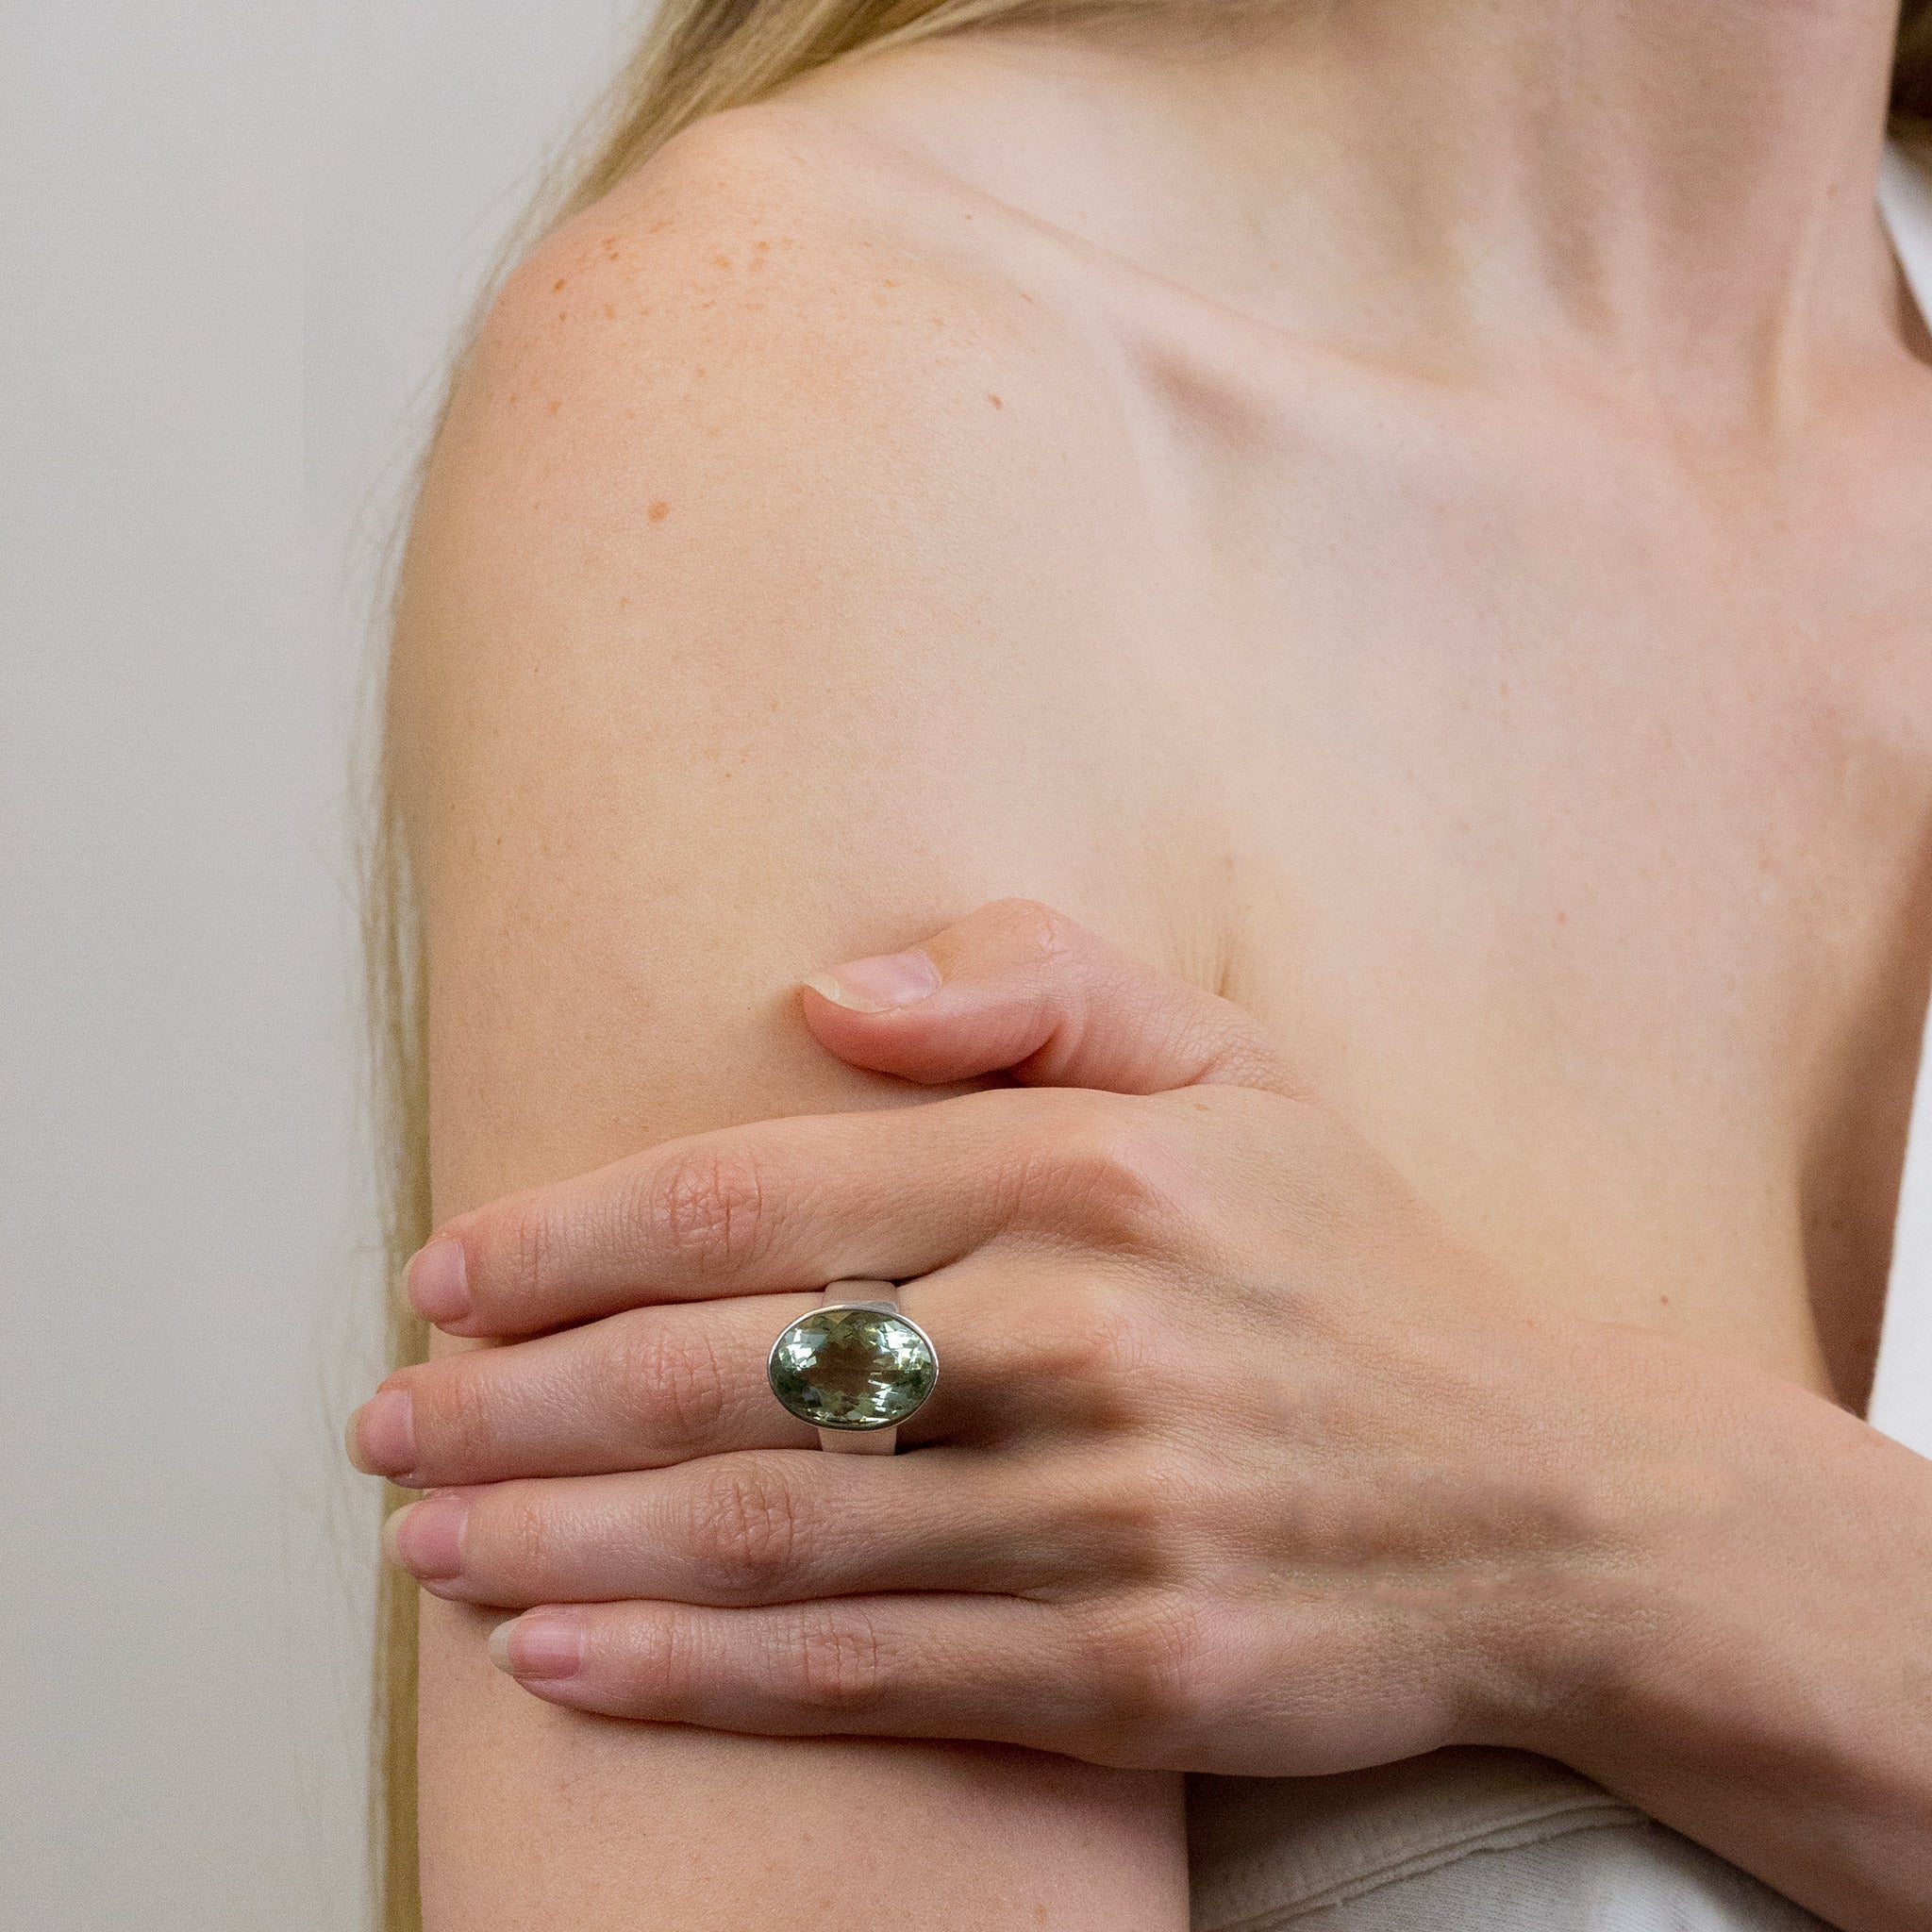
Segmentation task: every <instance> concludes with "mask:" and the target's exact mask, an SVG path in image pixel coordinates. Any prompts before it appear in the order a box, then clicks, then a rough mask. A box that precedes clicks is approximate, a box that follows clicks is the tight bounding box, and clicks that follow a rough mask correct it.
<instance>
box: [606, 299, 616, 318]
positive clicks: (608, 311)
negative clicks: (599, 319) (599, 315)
mask: <svg viewBox="0 0 1932 1932" xmlns="http://www.w3.org/2000/svg"><path fill="white" fill-rule="evenodd" d="M604 320H605V321H606V322H615V321H616V320H617V310H616V309H615V308H612V307H611V306H610V304H609V303H608V302H607V303H605V305H604Z"/></svg>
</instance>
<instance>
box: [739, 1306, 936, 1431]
mask: <svg viewBox="0 0 1932 1932" xmlns="http://www.w3.org/2000/svg"><path fill="white" fill-rule="evenodd" d="M769 1373H770V1375H771V1379H772V1392H773V1394H774V1395H775V1396H776V1397H777V1398H778V1400H779V1401H780V1402H782V1403H783V1404H784V1405H785V1407H787V1408H789V1409H790V1410H791V1413H792V1414H793V1415H795V1416H801V1417H803V1418H804V1420H805V1421H807V1422H808V1423H812V1424H816V1425H817V1426H818V1427H819V1428H822V1429H882V1428H885V1427H887V1426H888V1425H889V1424H892V1423H897V1422H903V1421H904V1420H905V1418H906V1417H908V1415H910V1414H911V1413H912V1411H913V1410H914V1409H915V1408H917V1407H919V1405H920V1404H921V1403H922V1402H924V1400H925V1398H926V1397H927V1396H928V1395H930V1394H931V1393H932V1385H933V1383H934V1382H935V1381H936V1380H937V1379H938V1376H939V1363H938V1361H937V1360H936V1359H935V1358H934V1356H933V1352H932V1344H931V1343H930V1342H929V1341H926V1339H925V1337H924V1335H922V1334H921V1333H920V1332H919V1330H918V1329H917V1328H915V1327H914V1326H913V1325H912V1324H911V1323H910V1322H908V1321H907V1320H906V1319H905V1318H904V1316H901V1315H888V1314H884V1313H882V1312H880V1311H879V1310H877V1309H875V1308H840V1307H831V1308H815V1309H813V1310H812V1312H811V1313H810V1314H808V1315H801V1316H800V1317H799V1318H798V1320H797V1321H795V1322H794V1323H792V1324H791V1327H789V1328H788V1329H786V1330H785V1332H784V1333H783V1334H782V1335H781V1336H779V1338H778V1340H777V1341H776V1343H775V1344H774V1346H773V1349H772V1359H771V1363H770V1368H769Z"/></svg>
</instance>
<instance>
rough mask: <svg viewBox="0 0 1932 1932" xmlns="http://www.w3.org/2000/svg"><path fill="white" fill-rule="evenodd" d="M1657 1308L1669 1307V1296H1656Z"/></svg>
mask: <svg viewBox="0 0 1932 1932" xmlns="http://www.w3.org/2000/svg"><path fill="white" fill-rule="evenodd" d="M1670 1305H1671V1298H1670V1296H1669V1295H1667V1294H1660V1295H1658V1296H1657V1306H1658V1307H1661V1308H1667V1307H1670Z"/></svg>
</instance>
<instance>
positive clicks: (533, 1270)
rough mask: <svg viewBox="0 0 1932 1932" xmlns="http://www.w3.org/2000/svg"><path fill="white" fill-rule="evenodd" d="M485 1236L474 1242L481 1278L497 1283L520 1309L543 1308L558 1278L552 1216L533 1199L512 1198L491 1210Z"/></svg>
mask: <svg viewBox="0 0 1932 1932" xmlns="http://www.w3.org/2000/svg"><path fill="white" fill-rule="evenodd" d="M482 1233H483V1238H482V1239H481V1240H475V1239H474V1238H473V1241H472V1242H471V1248H472V1252H473V1253H480V1255H481V1256H482V1257H483V1259H484V1266H483V1267H482V1268H481V1269H478V1270H476V1271H475V1272H476V1274H481V1275H482V1276H483V1277H484V1279H483V1280H482V1281H473V1283H472V1285H473V1287H477V1288H481V1287H484V1286H485V1285H486V1284H488V1285H490V1286H494V1287H496V1289H497V1291H498V1292H499V1293H501V1294H502V1295H503V1296H504V1297H505V1298H506V1300H507V1301H508V1304H509V1305H510V1307H514V1308H517V1309H526V1308H541V1307H543V1305H544V1302H545V1300H546V1298H547V1296H548V1294H549V1292H550V1290H551V1288H552V1285H553V1284H554V1282H555V1280H556V1278H557V1265H556V1263H557V1238H556V1229H555V1228H554V1227H553V1225H552V1224H551V1220H550V1216H549V1215H548V1214H547V1213H545V1212H544V1211H543V1209H542V1208H541V1207H540V1206H539V1205H538V1203H537V1202H536V1201H535V1200H534V1199H532V1200H527V1201H510V1202H507V1203H505V1204H504V1206H503V1207H502V1208H497V1209H495V1210H493V1211H492V1214H491V1223H490V1224H489V1225H488V1226H487V1229H486V1230H484V1231H482Z"/></svg>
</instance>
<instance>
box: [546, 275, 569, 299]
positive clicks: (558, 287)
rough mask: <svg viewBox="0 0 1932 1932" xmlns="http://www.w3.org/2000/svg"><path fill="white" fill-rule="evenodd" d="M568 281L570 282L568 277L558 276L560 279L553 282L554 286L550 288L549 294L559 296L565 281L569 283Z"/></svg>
mask: <svg viewBox="0 0 1932 1932" xmlns="http://www.w3.org/2000/svg"><path fill="white" fill-rule="evenodd" d="M569 280H570V277H569V276H568V275H563V276H560V277H559V278H558V280H557V281H556V282H555V283H554V284H553V285H552V287H551V290H550V292H551V293H552V294H553V295H560V294H561V293H562V292H563V285H564V283H565V282H567V281H569Z"/></svg>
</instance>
